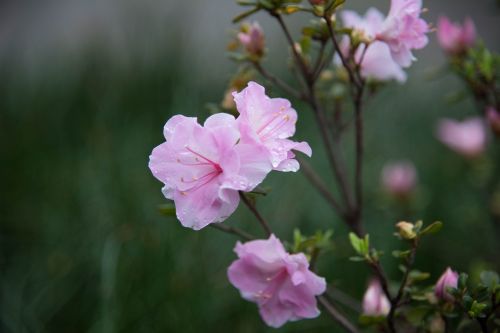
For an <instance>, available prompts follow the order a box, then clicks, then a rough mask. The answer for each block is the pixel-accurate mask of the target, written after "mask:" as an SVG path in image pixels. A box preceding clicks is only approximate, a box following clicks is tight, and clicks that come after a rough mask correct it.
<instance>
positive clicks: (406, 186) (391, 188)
mask: <svg viewBox="0 0 500 333" xmlns="http://www.w3.org/2000/svg"><path fill="white" fill-rule="evenodd" d="M416 182H417V171H416V170H415V166H414V165H413V164H412V163H411V162H409V161H402V162H397V163H388V164H386V165H385V166H384V168H383V170H382V185H383V186H384V188H385V189H386V190H387V191H388V192H389V193H391V194H393V195H395V196H399V197H406V196H407V195H408V194H410V193H411V192H412V191H413V190H414V188H415V185H416Z"/></svg>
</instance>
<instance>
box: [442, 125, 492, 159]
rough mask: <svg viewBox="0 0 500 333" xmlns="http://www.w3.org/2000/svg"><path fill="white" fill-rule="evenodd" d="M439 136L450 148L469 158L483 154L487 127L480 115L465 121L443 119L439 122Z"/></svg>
mask: <svg viewBox="0 0 500 333" xmlns="http://www.w3.org/2000/svg"><path fill="white" fill-rule="evenodd" d="M437 137H438V139H439V140H440V141H441V142H442V143H444V144H445V145H447V146H448V147H449V148H450V149H452V150H454V151H455V152H457V153H459V154H461V155H464V156H465V157H469V158H474V157H477V156H479V155H481V154H482V153H483V151H484V150H485V148H486V129H485V126H484V121H483V119H481V118H479V117H472V118H469V119H466V120H464V121H463V122H459V121H455V120H452V119H443V120H441V121H440V122H439V125H438V130H437Z"/></svg>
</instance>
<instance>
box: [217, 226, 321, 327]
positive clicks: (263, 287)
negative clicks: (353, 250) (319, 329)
mask: <svg viewBox="0 0 500 333" xmlns="http://www.w3.org/2000/svg"><path fill="white" fill-rule="evenodd" d="M234 251H235V252H236V254H237V255H238V257H239V259H238V260H236V261H234V262H233V263H232V264H231V266H230V267H229V269H228V272H227V274H228V277H229V281H230V282H231V283H232V284H233V285H234V286H235V287H236V288H238V289H239V290H240V293H241V296H242V297H243V298H244V299H246V300H249V301H251V302H254V303H257V305H258V306H259V311H260V315H261V317H262V319H263V320H264V321H265V322H266V324H268V325H269V326H271V327H280V326H282V325H283V324H284V323H286V322H287V321H295V320H299V319H304V318H315V317H317V316H318V315H319V313H320V312H319V310H318V307H317V304H316V297H315V296H317V295H321V294H322V293H324V292H325V290H326V282H325V279H324V278H322V277H319V276H317V275H316V274H314V273H313V272H311V271H310V270H309V262H308V261H307V258H306V256H305V255H304V254H303V253H297V254H289V253H287V252H286V250H285V248H284V247H283V244H281V242H280V240H279V239H277V238H276V237H275V236H274V235H271V236H270V237H269V239H267V240H255V241H250V242H247V243H245V244H241V243H239V242H238V243H237V244H236V248H235V249H234Z"/></svg>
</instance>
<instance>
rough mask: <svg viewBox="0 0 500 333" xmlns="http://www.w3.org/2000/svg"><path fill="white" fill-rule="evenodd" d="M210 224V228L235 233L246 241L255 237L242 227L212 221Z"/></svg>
mask: <svg viewBox="0 0 500 333" xmlns="http://www.w3.org/2000/svg"><path fill="white" fill-rule="evenodd" d="M210 226H211V227H212V228H214V229H217V230H220V231H222V232H225V233H228V234H233V235H236V236H238V237H240V238H242V239H244V240H246V241H249V240H252V239H255V237H254V236H253V235H251V234H249V233H248V232H246V231H245V230H242V229H240V228H237V227H232V226H228V225H225V224H222V223H212V224H210Z"/></svg>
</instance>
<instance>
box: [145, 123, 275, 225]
mask: <svg viewBox="0 0 500 333" xmlns="http://www.w3.org/2000/svg"><path fill="white" fill-rule="evenodd" d="M163 134H164V136H165V139H166V142H164V143H162V144H161V145H159V146H158V147H156V148H155V149H154V150H153V152H152V153H151V156H150V160H149V168H150V169H151V171H152V173H153V175H154V176H155V177H156V178H157V179H159V180H160V181H162V182H163V183H164V184H165V186H164V187H163V189H162V192H163V194H164V195H165V197H166V198H167V199H172V200H174V202H175V208H176V214H177V218H178V219H179V221H180V222H181V223H182V225H183V226H185V227H189V228H193V229H195V230H199V229H201V228H203V227H205V226H207V225H208V224H210V223H215V222H221V221H223V220H225V219H226V218H227V217H228V216H229V215H231V214H232V213H233V212H234V210H235V209H236V207H237V206H238V203H239V194H238V191H251V190H252V189H254V188H255V187H256V186H257V185H258V184H259V183H260V182H262V180H263V179H264V178H265V177H266V175H267V174H268V173H269V172H270V171H271V168H272V166H271V164H270V163H269V161H268V160H267V151H266V150H265V149H263V148H262V147H259V146H255V145H248V144H241V143H240V144H238V145H236V143H237V142H238V140H239V139H240V134H239V131H238V127H237V125H236V120H235V119H234V117H233V116H231V115H229V114H224V113H218V114H215V115H213V116H211V117H209V118H208V119H207V120H206V121H205V124H204V126H201V125H199V124H198V122H197V119H196V118H192V117H184V116H182V115H176V116H173V117H172V118H170V120H169V121H168V122H167V123H166V124H165V127H164V131H163Z"/></svg>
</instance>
